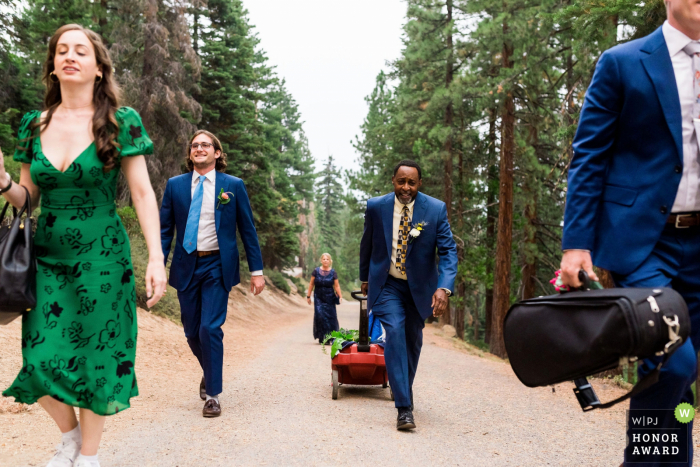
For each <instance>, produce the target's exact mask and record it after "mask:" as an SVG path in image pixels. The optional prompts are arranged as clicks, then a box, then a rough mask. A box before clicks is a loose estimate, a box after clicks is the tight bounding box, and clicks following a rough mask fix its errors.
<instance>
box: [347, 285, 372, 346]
mask: <svg viewBox="0 0 700 467" xmlns="http://www.w3.org/2000/svg"><path fill="white" fill-rule="evenodd" d="M350 295H352V298H354V299H355V300H357V301H359V302H360V339H359V342H358V343H357V351H358V352H369V316H368V315H369V312H368V311H367V302H366V300H367V297H366V296H364V295H362V291H360V290H354V291H352V292H350Z"/></svg>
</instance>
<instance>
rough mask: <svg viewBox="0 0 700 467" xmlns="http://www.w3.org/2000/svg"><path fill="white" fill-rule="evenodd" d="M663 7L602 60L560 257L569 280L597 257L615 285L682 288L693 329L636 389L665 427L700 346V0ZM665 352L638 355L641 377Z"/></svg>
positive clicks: (636, 400) (684, 397)
mask: <svg viewBox="0 0 700 467" xmlns="http://www.w3.org/2000/svg"><path fill="white" fill-rule="evenodd" d="M666 12H667V17H668V20H667V21H666V22H665V23H664V24H663V26H662V27H660V28H658V29H657V30H656V31H654V32H653V33H651V34H650V35H648V36H647V37H644V38H641V39H638V40H635V41H631V42H628V43H626V44H622V45H619V46H617V47H614V48H612V49H610V50H608V51H606V52H605V53H604V54H603V55H601V57H600V59H599V60H598V65H597V67H596V70H595V74H594V75H593V80H592V81H591V84H590V86H589V88H588V92H587V94H586V99H585V102H584V105H583V108H582V110H581V119H580V122H579V126H578V130H577V132H576V137H575V138H574V144H573V148H574V157H573V160H572V161H571V166H570V169H569V187H568V193H567V202H566V212H565V214H564V235H563V244H562V249H563V250H564V255H563V257H562V262H561V268H562V279H563V281H564V282H565V283H566V284H568V285H573V286H578V285H579V280H578V272H579V270H580V269H584V270H586V271H587V272H588V274H589V275H590V276H591V277H592V278H593V279H597V278H596V276H595V274H594V272H593V269H592V265H593V264H595V265H596V266H599V267H602V268H605V269H608V270H609V271H611V272H612V276H613V279H614V280H615V284H616V285H617V286H618V287H672V288H673V289H675V290H677V291H678V292H679V293H680V294H681V295H682V296H683V298H684V299H685V301H686V303H687V304H688V311H689V312H690V320H691V323H692V324H691V335H690V339H688V341H687V342H685V344H683V346H681V347H680V348H679V349H678V350H676V352H675V353H674V354H673V355H672V356H671V358H670V360H669V361H668V362H667V363H666V365H665V366H664V367H663V369H662V371H661V375H660V377H659V381H658V382H657V383H656V384H654V385H652V386H651V387H649V388H647V389H646V390H644V391H642V392H641V393H639V394H637V395H635V396H634V397H632V398H631V400H630V409H631V410H638V409H646V410H663V412H658V413H659V414H660V415H659V417H660V419H661V424H662V425H664V426H668V425H670V424H672V423H673V409H675V407H676V406H677V405H678V404H679V403H681V402H687V403H690V404H693V402H694V396H693V391H692V390H691V384H692V383H693V382H694V381H695V379H696V376H697V358H696V356H697V353H698V350H700V164H699V162H700V161H699V160H698V154H699V153H700V151H699V147H698V140H699V135H698V131H699V130H700V42H699V41H700V4H699V3H698V2H697V1H696V0H666ZM662 358H663V357H661V356H660V357H655V358H651V359H647V360H645V361H644V362H641V364H640V365H639V370H638V372H639V376H640V377H642V376H644V375H646V374H648V373H649V372H650V371H652V370H653V369H654V368H655V367H656V366H657V365H658V364H659V362H660V361H661V359H662ZM638 413H639V412H638ZM660 426H661V425H660ZM689 432H690V433H692V422H691V429H690V430H689ZM692 446H693V443H692V439H691V442H690V443H688V449H689V461H688V462H681V463H673V464H668V463H664V464H663V465H674V466H676V465H683V466H687V465H692ZM629 460H630V459H629V453H628V452H627V453H626V461H625V462H627V461H629ZM635 462H636V460H635ZM658 462H659V460H658V459H656V460H654V459H650V460H649V461H648V462H644V463H634V464H631V465H644V466H651V465H658Z"/></svg>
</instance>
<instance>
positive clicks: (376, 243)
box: [360, 193, 457, 319]
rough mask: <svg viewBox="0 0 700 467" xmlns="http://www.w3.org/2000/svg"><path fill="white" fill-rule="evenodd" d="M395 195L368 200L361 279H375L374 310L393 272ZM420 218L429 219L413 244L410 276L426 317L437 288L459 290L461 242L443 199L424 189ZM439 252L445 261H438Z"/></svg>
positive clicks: (418, 202)
mask: <svg viewBox="0 0 700 467" xmlns="http://www.w3.org/2000/svg"><path fill="white" fill-rule="evenodd" d="M395 196H396V195H394V193H390V194H388V195H384V196H380V197H377V198H372V199H370V200H369V201H367V210H366V211H365V230H364V233H363V234H362V241H361V243H360V280H361V281H363V282H369V297H368V301H367V307H368V309H372V306H373V305H374V302H375V301H376V300H377V298H379V294H380V293H381V291H382V289H383V288H384V284H386V280H387V277H388V276H389V266H390V265H391V253H392V252H391V250H392V248H391V241H392V238H393V230H394V198H395ZM419 222H425V223H426V226H425V228H424V230H423V232H421V234H420V236H419V237H417V238H416V239H415V240H414V241H412V242H411V243H409V244H408V250H407V252H406V275H407V277H408V285H409V288H410V289H411V296H412V297H413V301H414V302H415V304H416V307H417V308H418V312H419V313H420V315H421V316H422V317H423V319H426V318H427V317H428V316H430V315H431V314H432V308H431V307H430V304H431V302H432V298H433V294H434V293H435V291H436V290H437V289H438V288H445V289H448V290H449V291H451V292H453V291H454V285H455V276H456V275H457V246H456V245H455V241H454V239H453V238H452V230H450V223H449V222H448V221H447V208H446V206H445V203H443V202H442V201H440V200H437V199H435V198H431V197H430V196H427V195H424V194H423V193H418V196H416V202H415V204H414V205H413V218H412V223H413V224H414V225H415V224H417V223H419ZM436 251H437V255H438V257H439V258H440V263H439V265H436V264H435V252H436Z"/></svg>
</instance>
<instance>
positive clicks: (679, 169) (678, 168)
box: [674, 165, 683, 174]
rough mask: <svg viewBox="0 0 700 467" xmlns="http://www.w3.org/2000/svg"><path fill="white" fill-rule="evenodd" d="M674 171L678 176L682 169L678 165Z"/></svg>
mask: <svg viewBox="0 0 700 467" xmlns="http://www.w3.org/2000/svg"><path fill="white" fill-rule="evenodd" d="M674 170H675V171H676V173H677V174H679V173H681V172H683V167H681V166H680V165H677V166H676V167H675V169H674Z"/></svg>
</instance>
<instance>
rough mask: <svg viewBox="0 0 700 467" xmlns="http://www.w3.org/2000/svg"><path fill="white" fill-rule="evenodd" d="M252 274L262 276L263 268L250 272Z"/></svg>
mask: <svg viewBox="0 0 700 467" xmlns="http://www.w3.org/2000/svg"><path fill="white" fill-rule="evenodd" d="M250 275H251V276H262V275H263V272H262V269H261V270H259V271H253V272H251V273H250Z"/></svg>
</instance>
